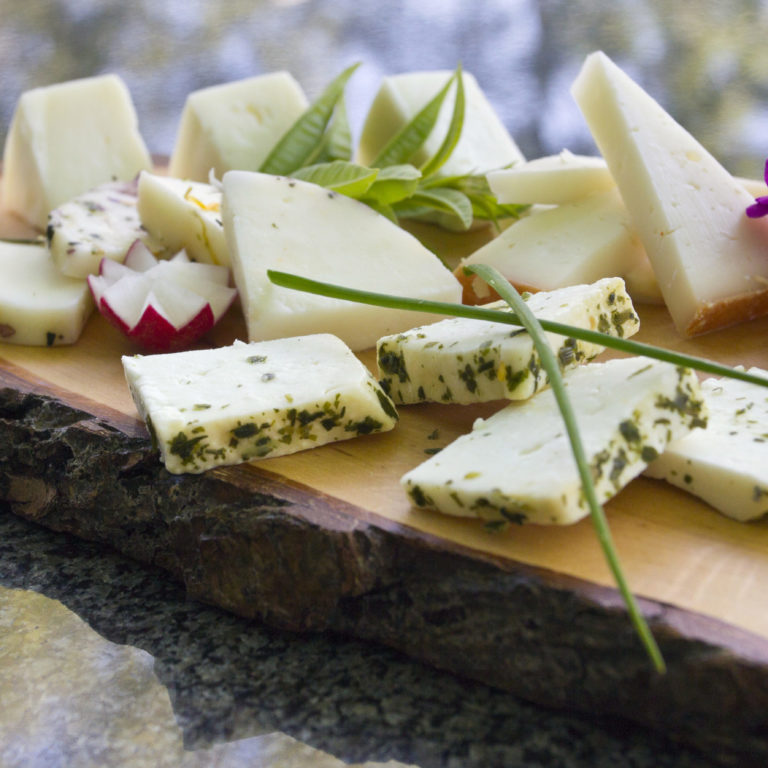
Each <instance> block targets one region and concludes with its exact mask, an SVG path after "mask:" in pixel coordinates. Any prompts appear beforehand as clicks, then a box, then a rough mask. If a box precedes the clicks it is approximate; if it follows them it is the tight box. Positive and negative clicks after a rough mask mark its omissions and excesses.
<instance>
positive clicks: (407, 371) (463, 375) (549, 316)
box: [376, 277, 640, 404]
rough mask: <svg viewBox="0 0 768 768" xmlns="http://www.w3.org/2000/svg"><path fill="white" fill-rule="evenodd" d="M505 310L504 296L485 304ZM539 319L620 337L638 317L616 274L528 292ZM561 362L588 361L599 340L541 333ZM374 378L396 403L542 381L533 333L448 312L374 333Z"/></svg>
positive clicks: (486, 394)
mask: <svg viewBox="0 0 768 768" xmlns="http://www.w3.org/2000/svg"><path fill="white" fill-rule="evenodd" d="M486 306H487V307H488V308H492V309H498V310H499V311H501V312H511V310H510V308H509V306H508V305H507V303H506V302H503V301H500V302H495V303H492V304H488V305H486ZM528 306H529V307H530V309H531V312H533V314H534V315H536V317H537V318H540V319H546V320H553V321H556V322H559V323H567V324H569V325H575V326H578V327H580V328H588V329H597V330H600V331H603V332H605V333H610V334H611V335H616V336H619V337H623V338H625V337H629V336H632V335H634V334H635V333H637V330H638V329H639V327H640V323H639V320H638V317H637V315H636V314H635V311H634V308H633V306H632V301H631V299H630V298H629V296H628V294H627V292H626V290H625V288H624V282H623V281H622V280H621V278H618V277H613V278H604V279H603V280H599V281H598V282H596V283H594V284H592V285H577V286H570V287H568V288H560V289H558V290H555V291H541V292H539V293H536V294H533V295H532V296H530V297H529V298H528ZM546 336H547V340H548V342H549V344H550V346H551V347H552V349H554V350H556V354H557V356H558V359H559V361H560V363H561V366H562V368H563V369H568V368H572V367H573V366H575V365H579V364H581V363H583V362H586V361H588V360H591V359H592V358H593V357H595V356H597V355H598V354H599V353H600V352H602V351H603V350H604V347H602V346H600V345H598V344H592V343H589V342H585V341H579V340H577V339H574V338H566V337H564V336H559V335H557V334H554V333H547V334H546ZM376 346H377V351H376V358H377V364H378V369H379V380H380V383H381V385H382V387H383V388H384V390H385V391H386V392H387V393H388V394H389V395H390V397H392V399H393V400H394V401H395V403H397V404H410V403H420V402H430V401H431V402H443V403H461V404H467V403H478V402H486V401H489V400H498V399H502V398H506V399H509V400H524V399H526V398H529V397H531V396H533V395H534V394H535V393H536V392H537V391H538V390H539V389H541V388H543V387H545V386H546V385H547V383H548V378H547V373H546V371H545V370H544V369H543V368H542V366H541V360H540V358H539V355H538V353H537V352H536V350H535V348H534V345H533V340H532V339H531V337H530V336H529V334H528V333H527V332H526V331H523V330H521V329H520V328H517V327H515V326H510V325H505V324H501V323H493V322H490V321H484V320H470V319H467V318H458V317H452V318H447V319H445V320H441V321H440V322H437V323H433V324H432V325H428V326H422V327H417V328H413V329H411V330H410V331H406V332H405V333H401V334H395V335H392V336H386V337H384V338H382V339H379V342H378V344H377V345H376Z"/></svg>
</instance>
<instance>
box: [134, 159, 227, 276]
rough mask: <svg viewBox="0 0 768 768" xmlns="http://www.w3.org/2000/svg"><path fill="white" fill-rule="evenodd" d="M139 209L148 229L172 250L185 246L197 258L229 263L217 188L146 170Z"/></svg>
mask: <svg viewBox="0 0 768 768" xmlns="http://www.w3.org/2000/svg"><path fill="white" fill-rule="evenodd" d="M138 209H139V217H140V218H141V223H142V225H143V226H144V228H145V229H146V230H147V232H149V233H150V234H151V235H152V236H153V237H154V238H156V239H157V240H158V241H159V242H160V243H162V244H163V245H164V246H165V247H166V248H167V249H168V250H169V251H171V252H172V253H176V252H177V251H180V250H182V249H183V250H185V251H186V252H187V254H188V255H189V256H190V258H192V259H193V260H194V261H199V262H203V263H204V264H221V265H223V266H225V267H228V266H229V252H228V251H227V242H226V239H225V238H224V225H223V224H222V221H221V190H220V189H218V188H217V187H215V186H213V185H212V184H207V183H205V182H202V181H186V180H183V179H174V178H171V177H169V176H158V175H156V174H154V173H147V172H146V171H144V172H143V173H142V174H141V175H140V176H139V204H138Z"/></svg>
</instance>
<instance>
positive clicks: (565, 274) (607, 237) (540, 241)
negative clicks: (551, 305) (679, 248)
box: [454, 189, 645, 304]
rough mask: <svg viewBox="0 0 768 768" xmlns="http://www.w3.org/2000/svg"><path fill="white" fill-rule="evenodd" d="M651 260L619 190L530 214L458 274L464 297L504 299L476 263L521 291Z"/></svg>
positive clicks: (590, 278)
mask: <svg viewBox="0 0 768 768" xmlns="http://www.w3.org/2000/svg"><path fill="white" fill-rule="evenodd" d="M644 259H645V253H644V252H643V247H642V245H641V244H640V241H639V239H638V237H637V235H636V234H635V232H634V229H633V227H632V223H631V220H630V218H629V214H628V213H627V210H626V208H625V207H624V205H623V203H622V201H621V198H620V197H619V194H618V192H617V191H616V190H615V189H611V190H608V191H607V192H602V193H599V194H595V195H589V196H587V197H585V198H582V199H580V200H576V201H574V202H571V203H566V204H564V205H559V206H557V207H555V208H550V209H547V210H543V211H540V212H537V213H534V214H532V215H531V216H526V217H524V218H522V219H520V220H519V221H516V222H515V223H514V224H512V225H511V226H509V227H507V229H505V230H504V231H503V232H502V233H501V234H500V235H499V236H498V237H496V238H494V239H493V240H491V241H490V242H489V243H487V244H486V245H484V246H482V247H481V248H479V249H478V250H477V251H475V252H474V253H472V254H470V255H469V256H467V257H466V258H465V259H463V260H462V261H461V263H460V264H459V266H458V267H457V268H456V270H455V271H454V273H455V274H456V276H457V278H458V279H459V280H460V281H461V282H462V284H463V285H464V301H465V303H467V304H477V303H482V302H485V301H488V300H489V299H491V298H498V297H496V296H495V294H494V293H493V292H492V291H491V289H490V288H488V286H487V284H486V283H485V282H484V281H483V280H481V279H480V278H479V277H477V276H475V275H466V274H465V273H464V267H465V266H467V265H470V264H488V265H489V266H492V267H495V268H496V269H498V270H499V272H501V274H502V275H504V277H505V278H506V279H507V280H509V282H510V283H512V284H513V285H514V286H516V287H517V288H518V290H521V291H551V290H553V289H555V288H562V287H564V286H566V285H580V284H582V283H592V282H594V281H595V280H599V279H600V278H601V277H612V276H614V275H618V276H620V277H624V276H625V275H627V274H628V273H630V272H632V271H633V270H635V269H636V268H637V267H638V264H640V263H641V262H642V261H643V260H644Z"/></svg>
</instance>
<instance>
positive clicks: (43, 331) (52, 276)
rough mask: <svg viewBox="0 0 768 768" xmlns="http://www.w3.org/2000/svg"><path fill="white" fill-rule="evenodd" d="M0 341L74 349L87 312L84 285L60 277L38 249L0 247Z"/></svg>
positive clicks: (44, 250)
mask: <svg viewBox="0 0 768 768" xmlns="http://www.w3.org/2000/svg"><path fill="white" fill-rule="evenodd" d="M0 275H1V276H2V279H0V342H3V343H9V344H29V345H33V346H45V347H51V346H57V345H59V344H74V343H75V342H76V341H77V340H78V338H79V337H80V334H81V332H82V330H83V326H84V325H85V322H86V320H87V319H88V317H89V316H90V314H91V312H92V310H93V300H92V299H91V292H90V290H89V289H88V283H87V282H86V281H85V280H80V279H77V278H73V277H66V276H64V275H62V274H61V272H59V270H58V269H57V268H56V265H55V264H54V263H53V259H52V258H51V254H50V253H49V252H48V249H47V248H45V246H42V245H25V244H19V243H7V242H5V243H4V242H0Z"/></svg>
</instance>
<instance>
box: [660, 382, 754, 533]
mask: <svg viewBox="0 0 768 768" xmlns="http://www.w3.org/2000/svg"><path fill="white" fill-rule="evenodd" d="M750 373H753V374H755V375H757V376H764V377H765V378H766V379H768V371H763V370H760V369H759V368H751V369H750ZM701 389H702V393H703V394H704V400H705V402H706V404H707V408H708V409H709V420H708V422H707V428H706V429H704V430H698V429H697V430H696V431H694V432H692V433H691V434H690V435H687V436H686V437H683V438H682V439H680V440H676V441H675V442H673V443H670V445H668V446H667V449H666V450H665V451H664V453H663V454H662V455H661V456H660V457H659V458H658V459H656V461H654V462H653V463H652V464H650V466H649V467H648V469H646V470H645V474H646V475H647V476H648V477H655V478H663V479H664V480H666V481H667V482H669V483H672V484H673V485H676V486H677V487H678V488H682V489H684V490H686V491H688V492H689V493H692V494H694V495H695V496H698V497H699V498H701V499H703V500H704V501H706V502H707V504H710V505H711V506H713V507H714V508H715V509H717V510H719V511H720V512H722V513H723V514H724V515H727V516H728V517H732V518H733V519H734V520H742V521H747V520H755V519H757V518H759V517H762V516H763V515H766V514H768V389H764V388H763V387H758V386H756V385H754V384H749V383H748V382H744V381H735V380H733V379H716V378H711V379H705V380H704V381H703V382H702V385H701Z"/></svg>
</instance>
